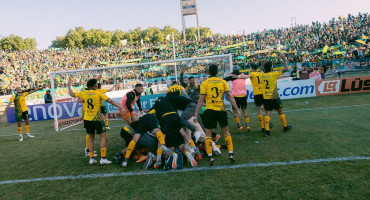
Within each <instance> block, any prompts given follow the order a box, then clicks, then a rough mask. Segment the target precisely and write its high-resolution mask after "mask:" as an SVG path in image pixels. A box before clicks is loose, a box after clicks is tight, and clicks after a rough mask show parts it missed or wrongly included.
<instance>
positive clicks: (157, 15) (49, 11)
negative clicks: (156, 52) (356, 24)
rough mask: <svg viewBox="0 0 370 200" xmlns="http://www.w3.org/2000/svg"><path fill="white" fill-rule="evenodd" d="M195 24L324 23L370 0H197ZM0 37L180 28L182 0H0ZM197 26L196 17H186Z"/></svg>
mask: <svg viewBox="0 0 370 200" xmlns="http://www.w3.org/2000/svg"><path fill="white" fill-rule="evenodd" d="M197 2H198V13H199V25H200V26H205V27H209V28H211V30H212V31H213V32H214V33H222V34H242V33H243V31H244V32H245V33H251V32H256V31H258V30H263V29H273V28H281V27H290V26H291V18H292V17H295V18H296V23H297V24H311V22H312V21H319V22H327V21H329V20H330V19H331V18H333V17H338V16H340V15H343V16H347V15H348V13H351V14H356V15H357V14H358V12H362V13H365V12H368V13H369V10H370V0H254V1H252V0H197ZM0 5H1V8H2V9H1V12H0V37H6V36H9V35H11V34H15V35H19V36H21V37H23V38H35V39H36V42H37V48H38V49H45V48H48V47H49V46H50V45H51V41H52V40H55V39H56V37H57V36H64V35H65V34H66V33H67V31H68V30H69V29H70V28H75V27H78V26H83V27H84V28H85V30H88V29H91V28H94V29H98V28H102V29H104V30H112V31H114V30H117V29H118V30H123V31H128V30H130V29H134V28H136V27H141V28H143V29H145V28H147V27H151V26H156V27H160V28H163V27H164V26H166V25H171V26H172V27H175V28H177V29H178V30H181V29H182V23H181V11H180V0H1V4H0ZM185 24H186V27H191V26H194V27H195V26H196V19H195V16H187V17H186V18H185Z"/></svg>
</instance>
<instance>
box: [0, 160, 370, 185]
mask: <svg viewBox="0 0 370 200" xmlns="http://www.w3.org/2000/svg"><path fill="white" fill-rule="evenodd" d="M354 160H370V156H355V157H339V158H320V159H313V160H297V161H285V162H268V163H244V164H236V165H221V166H213V167H196V168H185V169H182V170H169V171H139V172H113V173H100V174H81V175H77V176H53V177H43V178H32V179H16V180H6V181H0V185H5V184H15V183H30V182H40V181H57V180H75V179H86V178H106V177H119V176H141V175H153V174H166V173H177V172H195V171H206V170H222V169H238V168H250V167H271V166H287V165H300V164H311V163H324V162H341V161H354Z"/></svg>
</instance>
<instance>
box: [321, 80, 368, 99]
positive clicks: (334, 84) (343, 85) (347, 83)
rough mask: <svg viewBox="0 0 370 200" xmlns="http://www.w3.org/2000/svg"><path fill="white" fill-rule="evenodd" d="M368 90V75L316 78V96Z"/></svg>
mask: <svg viewBox="0 0 370 200" xmlns="http://www.w3.org/2000/svg"><path fill="white" fill-rule="evenodd" d="M363 92H370V76H360V77H350V78H341V79H331V80H317V81H316V93H317V96H328V95H336V94H352V93H363Z"/></svg>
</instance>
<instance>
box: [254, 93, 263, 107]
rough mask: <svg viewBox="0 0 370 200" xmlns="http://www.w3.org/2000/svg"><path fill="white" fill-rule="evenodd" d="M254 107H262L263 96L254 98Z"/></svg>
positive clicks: (259, 95)
mask: <svg viewBox="0 0 370 200" xmlns="http://www.w3.org/2000/svg"><path fill="white" fill-rule="evenodd" d="M254 105H256V106H257V107H261V106H262V105H263V94H258V95H255V96H254Z"/></svg>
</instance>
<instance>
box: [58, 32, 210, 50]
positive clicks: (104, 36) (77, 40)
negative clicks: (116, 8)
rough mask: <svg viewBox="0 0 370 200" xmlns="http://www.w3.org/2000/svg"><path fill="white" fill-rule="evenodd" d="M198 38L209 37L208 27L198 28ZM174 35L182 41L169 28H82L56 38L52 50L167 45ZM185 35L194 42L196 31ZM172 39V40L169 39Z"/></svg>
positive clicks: (179, 38) (179, 37) (177, 33)
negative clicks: (126, 30)
mask: <svg viewBox="0 0 370 200" xmlns="http://www.w3.org/2000/svg"><path fill="white" fill-rule="evenodd" d="M199 31H200V37H201V38H202V37H209V36H211V35H212V31H211V29H210V28H208V27H200V28H199ZM172 33H174V37H175V40H181V39H182V32H180V31H178V30H177V29H175V28H173V27H171V26H165V27H163V28H158V27H148V28H147V29H144V30H143V29H141V28H140V27H138V28H135V29H132V30H129V31H128V32H125V31H121V30H115V31H105V30H103V29H89V30H85V29H84V28H83V27H76V28H75V29H70V30H69V31H68V32H67V34H66V35H65V36H61V37H57V38H56V39H55V40H54V41H52V45H51V47H53V48H66V47H68V48H73V49H74V48H89V47H108V46H122V45H140V44H141V42H143V43H158V42H160V43H168V42H170V41H171V40H170V41H167V40H166V36H167V35H169V34H172ZM185 35H186V38H187V39H188V40H195V39H196V38H197V37H198V35H197V29H196V28H194V27H191V28H187V29H186V30H185ZM171 39H172V38H171Z"/></svg>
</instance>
